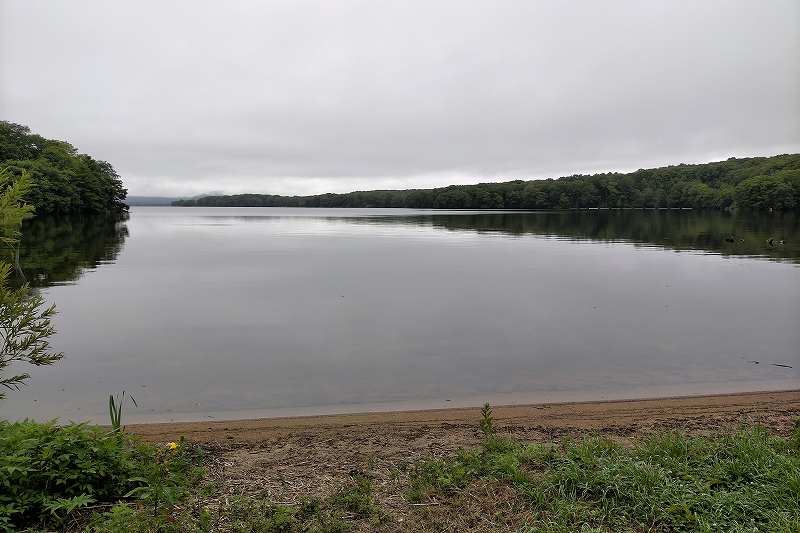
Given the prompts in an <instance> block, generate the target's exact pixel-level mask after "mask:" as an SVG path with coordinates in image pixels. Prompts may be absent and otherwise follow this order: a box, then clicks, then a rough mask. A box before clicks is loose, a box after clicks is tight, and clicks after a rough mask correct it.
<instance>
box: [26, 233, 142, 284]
mask: <svg viewBox="0 0 800 533" xmlns="http://www.w3.org/2000/svg"><path fill="white" fill-rule="evenodd" d="M127 236H128V228H127V226H126V224H125V221H124V220H120V219H119V218H113V217H80V218H50V217H36V218H33V219H31V220H28V221H26V222H25V225H24V226H23V229H22V242H21V244H20V261H19V262H20V266H21V267H22V271H23V273H24V274H25V278H26V279H27V281H28V283H30V284H31V285H32V286H34V287H47V286H50V285H56V284H62V283H69V282H73V281H76V280H77V279H78V278H80V277H81V274H82V273H83V271H84V270H86V269H90V268H95V267H97V265H99V264H102V263H106V262H109V261H114V260H115V259H116V258H117V256H118V255H119V252H120V251H121V250H122V246H123V244H124V242H125V238H126V237H127Z"/></svg>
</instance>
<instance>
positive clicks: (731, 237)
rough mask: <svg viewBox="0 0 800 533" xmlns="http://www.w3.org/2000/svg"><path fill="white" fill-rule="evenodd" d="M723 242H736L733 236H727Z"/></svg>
mask: <svg viewBox="0 0 800 533" xmlns="http://www.w3.org/2000/svg"><path fill="white" fill-rule="evenodd" d="M725 242H736V237H734V236H733V235H728V236H727V237H725Z"/></svg>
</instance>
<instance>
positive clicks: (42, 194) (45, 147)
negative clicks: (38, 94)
mask: <svg viewBox="0 0 800 533" xmlns="http://www.w3.org/2000/svg"><path fill="white" fill-rule="evenodd" d="M0 168H2V169H4V170H5V171H7V172H8V173H9V175H10V176H11V177H12V178H13V177H15V176H22V175H23V174H27V175H28V176H29V177H30V180H31V187H30V189H29V191H28V192H27V193H26V195H25V200H26V201H27V202H28V203H29V204H31V205H33V206H34V207H35V208H36V213H37V214H56V215H64V214H76V213H104V214H120V213H122V212H124V211H125V210H126V209H127V206H126V205H125V204H124V202H123V200H124V199H125V196H126V194H127V191H126V190H125V188H124V187H123V185H122V180H120V177H119V175H118V174H117V172H116V171H115V170H114V167H112V166H111V164H110V163H107V162H106V161H99V160H97V159H94V158H93V157H91V156H89V155H86V154H81V153H78V150H77V149H76V148H75V147H74V146H72V145H71V144H69V143H67V142H64V141H57V140H53V139H45V138H44V137H42V136H41V135H36V134H34V133H31V131H30V129H29V128H28V127H27V126H22V125H20V124H14V123H11V122H6V121H0Z"/></svg>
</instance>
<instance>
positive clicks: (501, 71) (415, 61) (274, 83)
mask: <svg viewBox="0 0 800 533" xmlns="http://www.w3.org/2000/svg"><path fill="white" fill-rule="evenodd" d="M0 76H1V77H0V117H2V118H3V119H6V120H12V121H14V122H20V123H24V124H27V125H29V126H30V127H31V128H32V129H33V130H34V131H36V132H37V133H41V134H42V135H45V136H47V137H56V138H62V139H64V140H68V141H70V142H72V143H73V144H75V145H76V146H78V148H79V149H80V150H81V151H84V152H87V153H90V154H92V155H94V156H96V157H99V158H102V159H106V160H108V161H110V162H111V163H112V164H113V165H114V166H115V167H116V168H117V170H118V171H119V172H120V174H121V175H122V176H123V178H124V180H125V182H126V184H127V185H128V187H129V189H130V191H131V193H133V194H193V193H198V192H203V191H209V190H223V191H226V192H242V191H250V192H270V193H283V194H286V193H317V192H324V191H329V190H330V191H347V190H353V189H373V188H405V187H412V186H413V187H420V186H436V185H442V184H446V183H456V182H460V183H470V182H476V181H481V180H488V179H513V178H519V177H522V178H534V177H546V176H554V175H560V174H564V173H571V172H575V171H595V170H606V169H621V170H625V169H635V168H640V167H646V166H651V165H659V164H668V163H676V162H681V161H683V162H699V161H705V160H709V159H715V158H725V157H729V156H731V155H739V156H746V155H756V154H764V155H766V154H775V153H780V152H789V151H791V152H796V151H800V120H799V118H800V3H798V2H796V1H795V0H785V1H784V0H771V1H769V2H758V1H746V2H735V1H707V2H690V1H686V2H681V1H677V2H675V1H663V2H639V1H627V2H626V1H612V2H588V1H587V2H531V1H527V0H526V1H511V0H508V1H503V0H501V1H499V2H464V1H458V0H453V1H442V2H422V1H420V2H388V1H386V2H383V1H364V2H357V1H348V0H343V1H337V2H322V1H318V2H308V1H302V0H301V1H298V0H291V1H285V2H268V3H265V2H252V3H250V2H199V1H196V0H195V1H188V0H187V1H184V2H155V1H153V2H147V1H139V2H126V3H119V2H105V1H102V0H94V1H82V2H50V1H30V0H7V1H5V2H3V3H2V4H0Z"/></svg>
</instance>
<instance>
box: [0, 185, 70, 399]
mask: <svg viewBox="0 0 800 533" xmlns="http://www.w3.org/2000/svg"><path fill="white" fill-rule="evenodd" d="M30 186H31V183H30V178H29V177H28V176H27V175H25V174H23V175H22V176H20V177H18V178H16V179H12V178H10V177H9V174H8V173H7V172H0V235H2V239H3V241H2V245H3V252H4V255H5V257H6V259H4V260H3V259H0V372H4V371H5V370H6V369H7V368H8V367H10V366H11V365H12V364H15V363H28V364H31V365H35V366H40V365H50V364H53V363H54V362H56V361H57V360H59V359H61V357H63V354H61V353H57V352H53V351H51V349H50V343H49V340H48V339H49V337H50V336H52V335H53V333H55V329H54V328H53V326H52V324H51V318H52V317H53V315H54V314H55V307H54V306H52V305H51V306H49V307H47V306H46V305H45V302H44V299H43V298H42V297H41V296H40V295H39V294H35V293H33V292H32V291H31V289H30V287H29V286H28V285H27V284H22V285H21V286H19V287H13V286H12V284H11V280H10V278H11V274H12V268H13V265H12V261H15V259H16V258H15V250H16V245H17V242H18V239H19V228H20V225H21V224H22V219H23V218H24V217H25V216H29V215H30V213H31V212H32V210H31V206H29V205H27V204H25V203H24V201H23V200H22V198H23V196H24V195H25V194H26V193H27V192H28V191H29V190H30ZM29 377H30V376H29V374H27V373H22V374H11V375H9V376H3V375H0V388H5V389H18V388H19V387H20V386H21V385H22V384H23V383H24V382H25V380H27V379H28V378H29ZM4 396H5V394H4V393H2V392H0V399H1V398H3V397H4Z"/></svg>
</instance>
